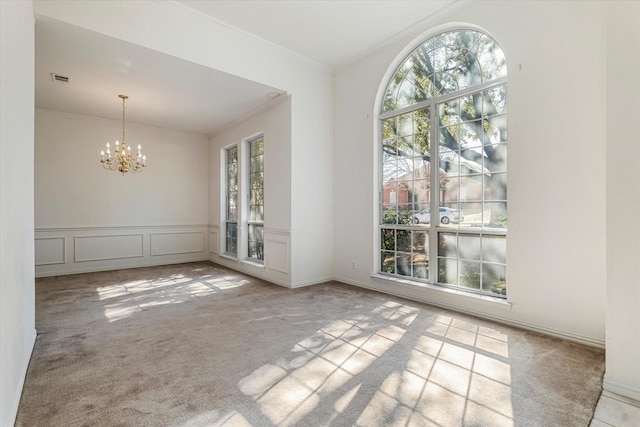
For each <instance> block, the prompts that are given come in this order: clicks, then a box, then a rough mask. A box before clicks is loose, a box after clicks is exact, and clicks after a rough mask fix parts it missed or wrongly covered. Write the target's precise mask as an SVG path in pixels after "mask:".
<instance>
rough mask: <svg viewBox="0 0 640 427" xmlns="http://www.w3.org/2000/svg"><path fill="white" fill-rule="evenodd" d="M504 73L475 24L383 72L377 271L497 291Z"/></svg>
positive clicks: (503, 207)
mask: <svg viewBox="0 0 640 427" xmlns="http://www.w3.org/2000/svg"><path fill="white" fill-rule="evenodd" d="M506 76H507V68H506V60H505V57H504V55H503V53H502V50H501V49H500V47H499V46H498V45H497V44H496V42H495V41H494V40H493V39H491V38H490V37H489V36H487V35H486V34H484V33H481V32H478V31H474V30H457V31H450V32H446V33H442V34H440V35H437V36H435V37H433V38H430V39H429V40H427V41H426V42H424V43H423V44H421V45H420V46H418V47H417V48H416V49H415V50H414V51H413V52H412V53H411V54H410V55H409V56H408V57H407V58H406V59H405V60H404V61H403V63H402V64H401V65H400V67H398V69H397V70H396V72H395V74H394V75H393V76H392V78H391V80H390V81H389V83H388V86H387V90H386V93H385V97H384V100H383V105H382V111H381V113H380V126H381V142H380V147H381V156H380V158H381V165H380V168H381V169H380V170H381V174H380V175H381V180H380V202H379V203H380V210H379V215H380V225H379V238H380V249H379V250H380V272H381V273H384V274H389V275H392V276H397V277H402V278H405V279H410V280H412V281H415V282H425V283H433V284H438V285H442V286H445V287H453V288H456V289H462V290H465V291H469V292H473V293H480V294H488V295H493V296H500V297H506V235H507V117H506V115H507V103H506V100H507V88H506ZM431 159H438V160H437V167H434V166H433V164H432V161H431Z"/></svg>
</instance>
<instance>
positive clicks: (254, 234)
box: [248, 224, 264, 260]
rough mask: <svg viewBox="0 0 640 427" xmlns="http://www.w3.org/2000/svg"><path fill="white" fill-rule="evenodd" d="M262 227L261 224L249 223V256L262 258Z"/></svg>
mask: <svg viewBox="0 0 640 427" xmlns="http://www.w3.org/2000/svg"><path fill="white" fill-rule="evenodd" d="M263 232H264V227H263V226H262V225H256V224H249V253H248V256H249V258H253V259H257V260H263V259H264V253H263V249H264V239H263Z"/></svg>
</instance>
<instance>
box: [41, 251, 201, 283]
mask: <svg viewBox="0 0 640 427" xmlns="http://www.w3.org/2000/svg"><path fill="white" fill-rule="evenodd" d="M154 258H161V257H158V256H156V257H154ZM200 261H209V258H207V255H206V253H202V254H196V255H195V256H188V257H184V256H181V257H180V258H170V257H165V258H164V259H157V260H156V259H153V258H152V259H149V260H148V259H145V260H144V261H141V262H135V263H121V264H110V265H102V266H83V265H74V266H73V268H65V269H61V270H55V271H47V272H40V273H36V278H42V277H53V276H67V275H70V274H83V273H93V272H98V271H113V270H125V269H129V268H143V267H157V266H160V265H171V264H184V263H187V262H200Z"/></svg>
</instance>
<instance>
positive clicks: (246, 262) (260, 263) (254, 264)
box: [240, 259, 264, 268]
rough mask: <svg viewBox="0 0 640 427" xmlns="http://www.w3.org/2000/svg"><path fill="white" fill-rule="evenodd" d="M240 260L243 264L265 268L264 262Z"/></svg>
mask: <svg viewBox="0 0 640 427" xmlns="http://www.w3.org/2000/svg"><path fill="white" fill-rule="evenodd" d="M240 262H241V263H243V264H247V265H250V266H252V267H258V268H264V262H258V261H252V260H250V259H243V260H242V261H240Z"/></svg>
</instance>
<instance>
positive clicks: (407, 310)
mask: <svg viewBox="0 0 640 427" xmlns="http://www.w3.org/2000/svg"><path fill="white" fill-rule="evenodd" d="M36 328H37V332H38V337H37V339H36V344H35V349H34V352H33V356H32V359H31V363H30V366H29V369H28V372H27V377H26V382H25V385H24V391H23V395H22V399H21V402H20V407H19V410H18V416H17V420H16V426H19V427H22V426H25V427H27V426H28V427H32V426H66V427H68V426H190V427H196V426H198V427H199V426H310V427H317V426H363V427H375V426H469V427H480V426H564V427H570V426H588V425H589V422H590V420H591V417H592V416H593V411H594V408H595V405H596V402H597V400H598V397H599V395H600V391H601V385H602V377H603V372H604V351H603V350H600V349H596V348H591V347H587V346H582V345H579V344H576V343H573V342H568V341H563V340H560V339H556V338H552V337H548V336H545V335H540V334H536V333H533V332H529V331H525V330H521V329H517V328H513V327H509V326H505V325H502V324H497V323H492V322H489V321H486V320H482V319H479V318H475V317H471V316H467V315H463V314H460V313H456V312H453V311H447V310H444V309H440V308H437V307H433V306H429V305H426V304H421V303H417V302H413V301H409V300H404V299H401V298H396V297H393V296H388V295H384V294H380V293H376V292H372V291H368V290H364V289H360V288H356V287H352V286H348V285H344V284H340V283H337V282H328V283H324V284H319V285H314V286H308V287H305V288H300V289H293V290H292V289H287V288H284V287H280V286H277V285H273V284H269V283H267V282H264V281H262V280H259V279H255V278H252V277H250V276H246V275H243V274H241V273H238V272H235V271H233V270H229V269H226V268H224V267H221V266H219V265H216V264H213V263H210V262H202V263H189V264H180V265H170V266H162V267H149V268H139V269H131V270H119V271H110V272H99V273H89V274H78V275H71V276H59V277H51V278H42V279H37V280H36Z"/></svg>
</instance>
